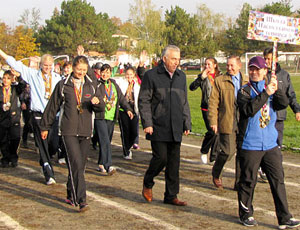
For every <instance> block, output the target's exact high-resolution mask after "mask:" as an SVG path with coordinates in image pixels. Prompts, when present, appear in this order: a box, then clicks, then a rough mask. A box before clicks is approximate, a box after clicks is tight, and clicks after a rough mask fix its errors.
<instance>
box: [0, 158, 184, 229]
mask: <svg viewBox="0 0 300 230" xmlns="http://www.w3.org/2000/svg"><path fill="white" fill-rule="evenodd" d="M89 160H90V159H89ZM19 167H20V168H23V169H25V170H26V171H28V172H30V173H37V171H36V170H34V169H31V168H28V167H25V166H19ZM118 169H120V168H119V167H118ZM57 184H59V185H62V186H65V184H60V183H57ZM87 195H88V196H90V197H91V198H93V200H95V201H97V202H100V203H101V204H105V205H107V206H112V207H114V208H117V209H119V210H121V211H123V212H126V213H129V214H131V215H134V216H137V217H139V218H142V219H144V220H146V221H149V222H151V223H152V224H153V225H156V226H158V227H163V228H165V229H167V230H180V229H182V228H178V227H176V226H174V225H172V224H169V223H167V222H165V221H163V220H161V219H158V218H155V217H153V216H151V215H148V214H146V213H143V212H140V211H138V210H136V209H134V208H131V207H128V206H125V205H122V204H120V203H118V202H115V201H112V200H110V199H107V198H105V197H102V196H100V195H97V194H95V193H93V192H90V191H87ZM0 214H1V211H0ZM8 218H10V217H7V219H8ZM10 219H11V218H10ZM1 220H2V219H1V217H0V221H1ZM11 220H12V219H11ZM15 223H16V224H18V223H17V222H15ZM7 226H9V225H7ZM9 227H10V226H9ZM14 229H17V228H14ZM20 229H22V230H23V229H24V228H20ZM24 230H25V229H24Z"/></svg>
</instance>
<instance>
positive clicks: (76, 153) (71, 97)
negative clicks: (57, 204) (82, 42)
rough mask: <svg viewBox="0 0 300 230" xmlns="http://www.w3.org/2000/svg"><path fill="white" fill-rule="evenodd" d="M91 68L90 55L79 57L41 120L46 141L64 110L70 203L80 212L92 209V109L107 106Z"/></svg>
mask: <svg viewBox="0 0 300 230" xmlns="http://www.w3.org/2000/svg"><path fill="white" fill-rule="evenodd" d="M87 70H88V60H87V58H86V57H84V56H77V57H76V58H75V59H74V61H73V73H72V74H71V75H70V76H69V77H67V78H66V79H64V80H61V81H60V82H59V83H58V84H57V85H56V87H55V89H54V91H53V94H52V96H51V98H50V100H49V103H48V104H47V106H46V108H45V112H44V113H43V117H42V121H41V137H42V139H43V140H45V139H47V136H48V132H49V130H50V128H51V126H52V124H53V123H54V122H55V117H56V114H57V112H58V111H60V121H61V122H60V126H59V127H60V130H61V135H62V140H63V143H64V146H65V149H66V162H67V166H68V170H69V176H68V182H67V199H66V202H67V203H68V204H70V205H72V206H73V205H76V206H77V205H79V211H80V212H83V211H86V210H87V209H88V205H87V203H86V185H85V179H84V171H85V166H86V161H87V153H88V150H89V143H90V138H91V135H92V111H93V110H94V111H98V112H100V111H102V110H104V106H105V104H104V102H103V100H100V94H98V91H97V90H96V84H95V83H94V82H93V81H92V80H91V79H90V78H89V77H88V76H87V75H86V73H87Z"/></svg>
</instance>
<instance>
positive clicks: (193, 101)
mask: <svg viewBox="0 0 300 230" xmlns="http://www.w3.org/2000/svg"><path fill="white" fill-rule="evenodd" d="M198 73H199V72H198ZM187 74H188V75H196V74H197V73H196V72H195V71H193V72H190V71H188V72H187ZM194 78H195V76H188V78H187V86H189V85H190V83H191V82H192V81H193V80H194ZM291 80H292V83H293V86H294V89H295V92H296V95H297V100H298V102H300V76H292V77H291ZM188 99H189V104H190V109H191V116H192V131H193V132H194V133H200V134H202V135H204V134H205V132H206V128H205V125H204V122H203V119H202V113H201V110H200V102H201V89H197V90H196V91H193V92H192V91H190V90H188ZM287 114H288V115H287V120H286V121H285V123H284V125H285V128H284V139H283V144H284V145H285V146H286V147H288V148H292V147H296V148H299V147H300V138H299V136H300V122H297V121H296V119H295V114H294V113H293V111H292V110H291V109H290V107H288V109H287Z"/></svg>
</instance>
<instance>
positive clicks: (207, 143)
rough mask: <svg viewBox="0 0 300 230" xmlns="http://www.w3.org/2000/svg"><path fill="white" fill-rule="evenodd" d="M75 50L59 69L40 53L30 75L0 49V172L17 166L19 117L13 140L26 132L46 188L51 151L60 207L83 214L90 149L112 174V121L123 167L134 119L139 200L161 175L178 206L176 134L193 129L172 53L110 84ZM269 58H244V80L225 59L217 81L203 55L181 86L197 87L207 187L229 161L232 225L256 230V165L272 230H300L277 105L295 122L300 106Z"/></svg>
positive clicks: (108, 71) (175, 51)
mask: <svg viewBox="0 0 300 230" xmlns="http://www.w3.org/2000/svg"><path fill="white" fill-rule="evenodd" d="M77 53H78V56H77V57H75V58H74V60H73V62H65V63H64V64H63V65H62V66H60V65H54V60H53V57H52V56H51V55H49V54H45V55H43V56H42V57H41V58H40V65H39V67H38V68H34V67H28V66H26V65H24V64H23V63H22V62H20V61H16V60H15V59H14V58H13V57H12V56H9V55H7V54H6V53H5V52H4V51H3V50H1V49H0V56H1V57H2V58H3V59H4V60H5V61H6V62H7V64H8V65H9V66H10V70H6V71H5V72H4V74H3V80H2V86H1V90H0V105H1V106H0V128H1V129H0V140H1V142H0V144H1V152H2V159H1V166H2V167H9V166H11V167H17V165H18V153H17V151H18V146H19V143H20V140H21V135H20V130H21V126H20V119H21V112H23V118H24V122H25V125H24V128H23V135H22V139H23V140H22V141H23V142H22V143H23V146H24V147H27V135H28V133H30V132H33V133H34V140H35V145H36V147H37V148H38V151H39V154H40V165H41V167H42V169H43V173H44V176H45V181H46V184H47V185H52V184H55V183H56V181H55V175H54V169H53V166H52V164H51V156H52V155H53V154H55V153H56V152H58V155H59V156H58V158H59V160H60V162H61V163H65V164H67V167H68V173H69V175H68V181H67V196H66V200H65V201H66V203H68V204H70V205H72V206H79V211H80V212H83V211H86V210H88V208H89V207H88V204H87V201H86V184H85V178H84V172H85V166H86V161H87V153H88V150H89V145H90V144H91V143H92V145H93V147H94V148H95V149H97V148H99V159H98V168H97V170H98V171H99V172H100V173H101V174H106V175H113V174H114V173H115V172H116V168H115V167H114V166H113V163H112V152H111V140H112V136H113V132H114V125H115V122H116V121H118V123H119V125H120V131H121V139H122V145H123V157H124V159H126V160H131V159H132V157H133V156H132V151H131V149H132V148H138V135H139V119H141V124H142V126H143V129H144V133H145V134H146V139H147V140H150V142H151V148H152V159H151V161H150V163H149V167H148V169H147V170H146V172H145V176H144V180H143V189H142V196H143V197H144V198H145V200H146V201H147V202H151V201H152V199H153V193H152V188H153V186H154V184H155V182H154V179H155V177H156V176H157V175H159V174H160V172H161V171H162V170H163V169H164V168H165V182H166V186H165V193H164V203H166V204H171V205H176V206H186V205H187V202H185V201H182V200H179V199H178V197H177V195H178V193H179V167H180V146H181V141H182V135H183V134H184V135H189V133H190V131H191V129H192V125H191V115H190V109H189V103H188V98H187V88H188V87H187V81H186V75H185V74H184V72H183V71H181V70H180V69H179V68H178V67H179V64H180V49H179V48H178V47H177V46H174V45H168V46H167V47H165V49H164V50H163V52H162V57H161V61H160V62H159V63H158V64H157V66H154V67H153V68H152V69H150V70H149V71H146V72H145V67H144V61H145V56H146V54H145V53H144V52H143V53H142V54H141V56H140V63H139V65H138V67H137V69H135V68H134V67H132V66H131V65H127V66H126V68H125V70H124V73H125V77H124V78H120V79H116V80H115V79H114V78H113V77H114V75H115V73H116V71H117V69H118V64H116V65H115V66H110V65H109V64H106V63H104V64H103V63H96V64H95V65H94V66H92V68H91V67H90V66H89V62H88V59H87V58H86V57H85V56H84V48H83V47H82V46H79V47H78V49H77ZM272 55H273V50H272V48H267V49H266V50H265V52H264V57H260V56H255V57H252V58H251V59H250V61H249V63H248V68H249V77H247V76H244V75H242V73H241V65H242V64H241V60H240V58H239V57H238V56H234V55H232V56H230V57H228V59H227V65H226V68H227V69H226V73H224V74H223V73H221V71H220V70H219V67H218V63H217V60H216V59H215V58H213V57H208V58H206V60H205V65H204V69H203V71H201V73H200V74H199V76H198V77H197V78H196V79H195V80H194V81H193V82H192V83H191V84H190V86H189V89H190V90H196V89H197V88H198V87H200V88H201V91H202V100H201V112H202V116H203V119H204V122H205V126H206V129H207V132H206V133H205V137H204V140H203V143H202V147H201V150H200V153H201V160H202V162H203V163H204V164H207V163H208V159H209V161H210V162H212V163H213V167H212V182H213V184H214V186H215V187H216V188H217V189H223V184H222V176H221V175H222V170H223V168H224V165H225V164H226V162H227V161H229V160H230V159H231V158H232V157H233V156H235V158H236V173H235V175H236V177H235V184H234V190H235V191H237V194H238V205H239V220H240V222H241V223H242V224H243V225H245V226H255V225H257V222H256V220H255V219H254V217H253V213H254V209H253V205H252V201H253V194H254V189H255V185H256V183H257V178H258V177H257V175H258V172H259V169H260V168H261V174H263V175H265V177H266V178H267V181H268V182H269V184H270V189H271V193H272V195H273V199H274V204H275V209H276V215H277V219H278V224H279V228H280V229H285V228H294V227H298V226H300V222H299V221H297V220H296V219H294V218H293V217H292V215H291V214H290V212H289V210H288V202H287V197H286V190H285V185H284V172H283V167H282V153H281V147H282V137H283V129H284V120H285V119H286V107H287V106H288V105H290V107H291V108H292V110H293V112H294V113H295V114H296V119H297V120H298V121H299V120H300V105H299V104H298V103H297V100H296V95H295V92H294V89H293V86H292V83H291V80H290V77H289V74H288V73H287V72H286V71H284V70H283V69H282V68H281V67H280V65H279V64H278V63H276V66H277V67H276V70H275V74H271V66H272V60H273V56H272ZM276 55H278V54H276ZM276 60H277V59H276ZM122 72H123V70H122ZM25 111H27V112H25ZM93 114H94V116H93ZM93 119H94V120H93ZM208 155H209V158H208Z"/></svg>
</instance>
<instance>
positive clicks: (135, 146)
mask: <svg viewBox="0 0 300 230" xmlns="http://www.w3.org/2000/svg"><path fill="white" fill-rule="evenodd" d="M132 148H133V149H140V146H139V145H138V144H133V146H132Z"/></svg>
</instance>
